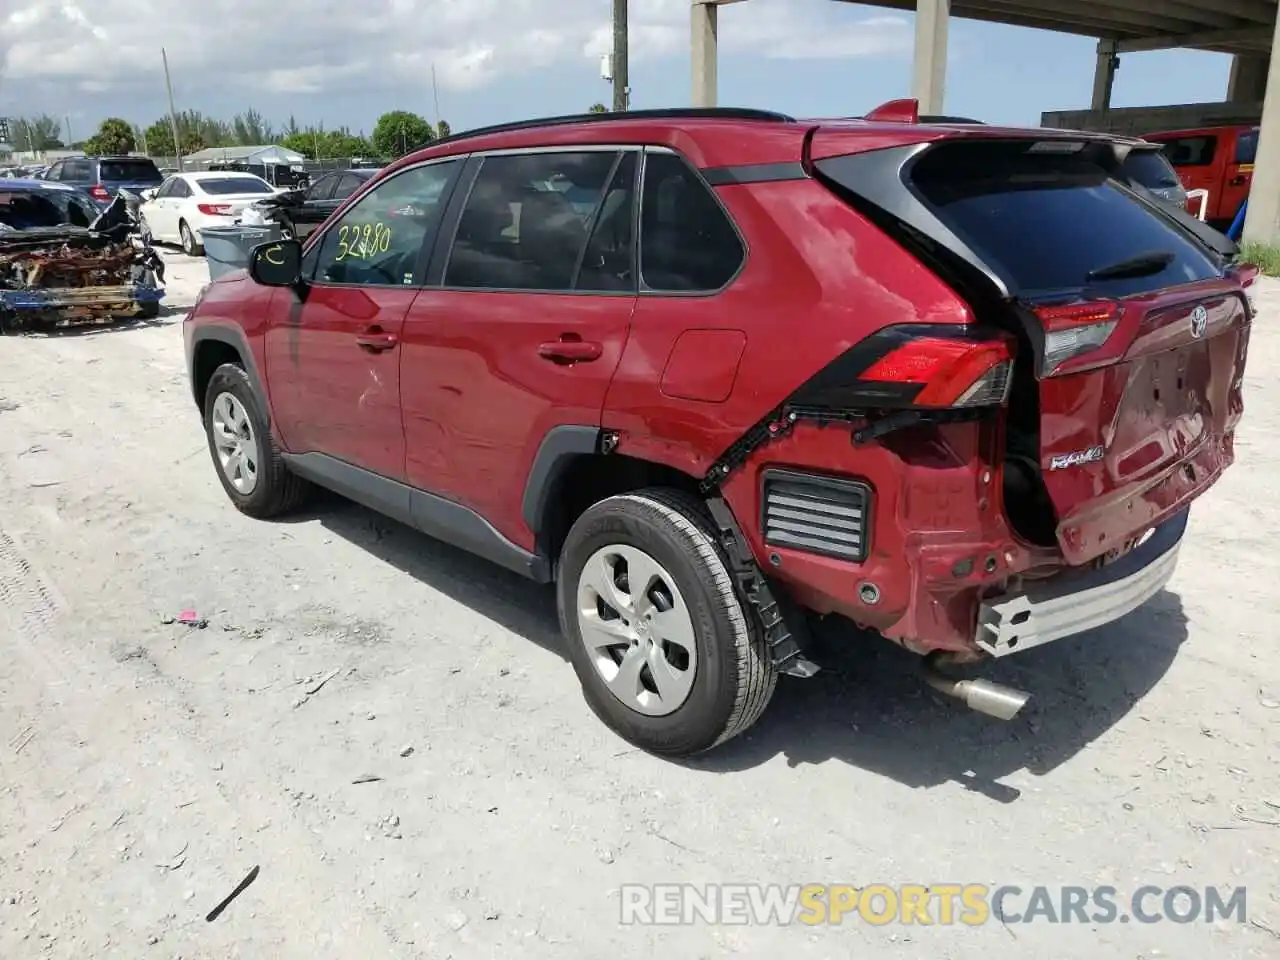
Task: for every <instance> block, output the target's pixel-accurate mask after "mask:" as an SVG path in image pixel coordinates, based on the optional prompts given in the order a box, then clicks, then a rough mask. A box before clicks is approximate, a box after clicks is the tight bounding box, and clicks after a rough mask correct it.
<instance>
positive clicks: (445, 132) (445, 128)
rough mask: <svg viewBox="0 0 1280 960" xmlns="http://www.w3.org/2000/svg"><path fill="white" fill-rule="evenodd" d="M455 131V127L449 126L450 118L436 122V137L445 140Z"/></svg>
mask: <svg viewBox="0 0 1280 960" xmlns="http://www.w3.org/2000/svg"><path fill="white" fill-rule="evenodd" d="M452 133H453V128H452V127H451V126H449V121H448V120H441V121H440V122H439V123H437V124H436V137H437V138H439V139H441V140H443V139H444V138H445V137H447V136H449V135H450V134H452Z"/></svg>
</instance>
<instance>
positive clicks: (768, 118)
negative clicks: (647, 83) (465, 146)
mask: <svg viewBox="0 0 1280 960" xmlns="http://www.w3.org/2000/svg"><path fill="white" fill-rule="evenodd" d="M611 120H612V121H618V120H754V121H759V122H764V123H795V122H796V118H795V117H791V116H788V115H787V114H785V113H777V112H775V111H773V110H755V109H752V108H750V107H665V108H662V109H657V110H626V111H623V112H621V113H616V112H610V113H572V114H566V115H565V116H560V117H540V118H536V119H533V120H515V121H512V122H510V123H498V124H494V125H493V126H489V127H476V128H474V129H472V130H462V131H460V132H458V133H451V134H449V136H447V137H441V138H440V139H438V140H428V141H427V142H426V143H421V144H419V145H418V146H417V147H416V148H415V149H416V150H425V149H426V148H427V147H434V146H437V145H438V144H442V143H456V142H457V141H459V140H470V139H472V138H473V137H484V136H488V135H489V134H494V133H512V132H514V131H517V130H537V129H538V128H540V127H561V126H568V125H570V124H577V123H605V122H608V121H611Z"/></svg>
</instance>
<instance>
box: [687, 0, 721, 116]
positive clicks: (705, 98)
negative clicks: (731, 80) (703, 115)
mask: <svg viewBox="0 0 1280 960" xmlns="http://www.w3.org/2000/svg"><path fill="white" fill-rule="evenodd" d="M692 6H693V106H695V107H714V106H715V105H716V46H717V37H716V31H717V23H718V20H719V17H718V15H717V14H718V12H719V11H718V9H717V7H716V4H715V3H704V2H699V0H694V2H693V4H692Z"/></svg>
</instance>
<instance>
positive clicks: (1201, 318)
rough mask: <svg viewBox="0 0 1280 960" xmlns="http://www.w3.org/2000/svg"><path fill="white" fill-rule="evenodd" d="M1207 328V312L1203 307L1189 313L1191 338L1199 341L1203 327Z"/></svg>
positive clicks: (1202, 333)
mask: <svg viewBox="0 0 1280 960" xmlns="http://www.w3.org/2000/svg"><path fill="white" fill-rule="evenodd" d="M1207 326H1209V311H1208V310H1206V309H1205V308H1204V307H1203V306H1200V307H1196V308H1195V309H1194V310H1192V311H1191V336H1193V337H1195V338H1196V339H1197V340H1199V339H1200V338H1201V337H1203V336H1204V331H1205V327H1207Z"/></svg>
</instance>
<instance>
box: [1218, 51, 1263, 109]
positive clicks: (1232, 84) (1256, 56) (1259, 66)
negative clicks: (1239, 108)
mask: <svg viewBox="0 0 1280 960" xmlns="http://www.w3.org/2000/svg"><path fill="white" fill-rule="evenodd" d="M1270 70H1271V57H1269V56H1268V55H1267V54H1265V53H1252V54H1242V53H1238V54H1236V55H1235V56H1234V57H1232V58H1231V79H1230V80H1228V81H1227V102H1228V103H1258V102H1259V101H1261V100H1262V99H1263V97H1265V96H1266V93H1267V74H1268V73H1269V72H1270Z"/></svg>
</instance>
